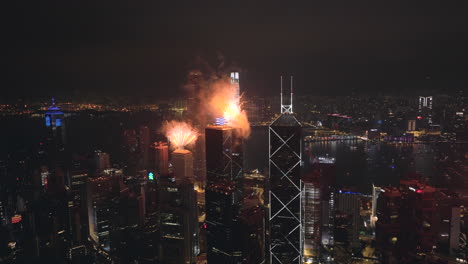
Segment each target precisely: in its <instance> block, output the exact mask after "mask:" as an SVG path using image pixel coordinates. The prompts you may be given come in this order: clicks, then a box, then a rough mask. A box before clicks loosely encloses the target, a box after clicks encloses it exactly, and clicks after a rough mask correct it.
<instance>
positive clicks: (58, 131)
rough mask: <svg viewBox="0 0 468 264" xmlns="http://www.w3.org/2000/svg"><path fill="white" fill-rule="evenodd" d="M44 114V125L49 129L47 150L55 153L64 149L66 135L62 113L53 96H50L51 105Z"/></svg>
mask: <svg viewBox="0 0 468 264" xmlns="http://www.w3.org/2000/svg"><path fill="white" fill-rule="evenodd" d="M44 116H45V125H46V127H47V128H48V131H49V135H48V141H49V142H48V147H49V152H51V151H52V152H53V153H55V154H57V152H60V151H63V150H64V148H65V144H66V136H65V122H64V113H63V112H62V111H60V108H59V107H58V106H57V105H56V104H55V99H54V98H52V105H51V106H50V107H49V108H48V109H47V111H46V112H45V114H44ZM53 153H49V154H53Z"/></svg>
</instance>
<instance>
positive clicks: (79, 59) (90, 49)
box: [0, 0, 468, 99]
mask: <svg viewBox="0 0 468 264" xmlns="http://www.w3.org/2000/svg"><path fill="white" fill-rule="evenodd" d="M9 2H10V3H9V4H6V5H5V4H2V8H1V9H2V11H1V17H2V18H1V19H2V21H1V22H2V26H1V27H2V35H3V37H2V42H3V44H6V48H3V49H2V50H3V52H4V55H3V56H2V57H3V59H2V62H3V63H2V64H4V65H5V66H6V67H7V71H6V74H5V77H2V78H0V82H1V87H2V93H3V96H4V97H5V98H10V99H11V98H17V97H20V96H32V97H34V96H44V97H48V96H52V95H56V96H70V97H72V98H73V97H77V96H87V95H135V94H138V95H142V96H154V97H167V96H178V95H182V94H183V88H182V87H183V84H184V82H185V81H186V75H187V72H188V71H189V70H191V69H196V68H198V67H200V64H202V63H200V61H203V62H205V63H207V64H210V65H212V67H213V68H218V66H219V64H220V59H219V58H221V57H222V58H223V59H222V61H224V65H225V67H224V68H225V69H228V68H229V67H228V66H236V67H239V68H240V69H241V70H242V75H241V79H242V80H241V82H242V83H241V84H242V88H243V89H244V91H245V92H247V93H248V94H254V95H256V94H259V95H269V94H276V93H277V92H278V91H277V90H278V86H279V75H280V74H285V75H288V74H293V75H294V76H295V80H296V86H295V87H296V89H297V93H299V94H301V93H302V94H316V95H320V94H324V95H341V94H349V93H350V92H351V91H357V92H362V93H366V92H386V93H395V92H397V93H398V92H404V91H408V89H437V90H441V91H448V92H453V91H456V90H460V89H463V88H465V89H466V87H467V85H468V82H467V81H468V52H467V49H468V15H467V14H468V9H467V8H466V5H461V3H463V2H464V1H457V2H455V1H386V2H387V4H383V3H382V2H383V1H366V2H364V1H315V0H307V1H297V2H296V5H295V7H294V8H291V7H288V6H286V3H287V1H282V2H281V3H282V4H279V2H277V1H215V2H214V4H207V1H200V0H199V1H184V2H186V3H184V4H182V2H180V3H179V4H177V5H176V4H170V2H175V1H159V0H155V1H110V0H98V1H79V0H66V1H64V0H62V1H9ZM137 2H140V3H137ZM143 2H144V3H143ZM241 2H242V3H241ZM244 2H245V3H250V4H249V5H246V4H244ZM254 2H255V3H256V4H253V3H254ZM299 2H301V3H300V4H299ZM187 3H190V4H187Z"/></svg>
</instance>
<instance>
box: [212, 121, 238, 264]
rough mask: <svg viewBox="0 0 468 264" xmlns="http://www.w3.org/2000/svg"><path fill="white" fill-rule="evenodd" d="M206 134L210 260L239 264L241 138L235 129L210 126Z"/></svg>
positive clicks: (223, 126)
mask: <svg viewBox="0 0 468 264" xmlns="http://www.w3.org/2000/svg"><path fill="white" fill-rule="evenodd" d="M205 135H206V168H207V187H206V223H207V243H208V262H209V263H240V261H241V260H242V251H241V248H242V245H241V238H240V232H239V231H238V229H239V215H240V209H241V208H242V188H241V187H242V186H241V179H242V176H243V175H242V174H243V171H242V167H243V166H242V165H243V163H242V160H243V151H242V141H241V139H240V138H239V137H238V136H237V132H236V130H235V129H234V128H231V127H228V126H225V125H218V126H208V127H207V128H206V130H205Z"/></svg>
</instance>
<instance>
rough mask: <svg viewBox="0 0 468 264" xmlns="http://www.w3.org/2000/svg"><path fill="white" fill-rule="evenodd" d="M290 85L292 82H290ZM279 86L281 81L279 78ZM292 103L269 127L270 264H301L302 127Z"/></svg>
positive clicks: (284, 108) (287, 105) (286, 106)
mask: <svg viewBox="0 0 468 264" xmlns="http://www.w3.org/2000/svg"><path fill="white" fill-rule="evenodd" d="M291 84H292V79H291ZM281 86H282V78H281ZM292 96H293V93H292V86H291V99H290V103H289V104H283V89H282V87H281V115H280V116H279V117H278V118H276V119H275V120H274V121H273V122H272V123H271V124H270V126H269V138H270V142H269V145H270V148H269V167H270V191H269V203H270V206H269V209H270V211H269V219H268V220H269V245H270V246H269V255H270V256H269V258H270V263H271V264H276V263H278V264H285V263H297V264H299V263H302V256H303V246H302V243H303V238H302V206H301V200H302V193H303V184H302V181H301V178H300V173H301V170H300V168H301V162H302V129H301V123H300V122H299V121H298V120H297V119H296V117H295V116H294V114H293V104H292Z"/></svg>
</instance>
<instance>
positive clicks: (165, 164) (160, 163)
mask: <svg viewBox="0 0 468 264" xmlns="http://www.w3.org/2000/svg"><path fill="white" fill-rule="evenodd" d="M154 152H155V155H154V156H155V161H154V163H155V164H154V168H155V169H156V172H157V173H158V174H159V175H161V176H167V175H168V174H169V148H168V146H167V143H166V142H156V143H155V145H154Z"/></svg>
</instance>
